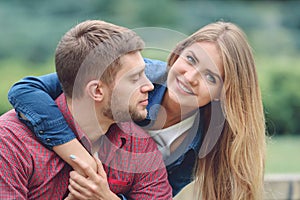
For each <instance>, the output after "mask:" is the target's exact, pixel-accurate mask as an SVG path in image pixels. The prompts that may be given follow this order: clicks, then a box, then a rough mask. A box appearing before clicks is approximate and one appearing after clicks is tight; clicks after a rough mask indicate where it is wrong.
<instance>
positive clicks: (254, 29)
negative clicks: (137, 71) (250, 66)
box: [0, 0, 300, 172]
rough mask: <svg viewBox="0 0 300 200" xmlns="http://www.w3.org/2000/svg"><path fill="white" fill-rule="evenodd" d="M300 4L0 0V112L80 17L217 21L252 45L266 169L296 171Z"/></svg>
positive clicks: (181, 26)
mask: <svg viewBox="0 0 300 200" xmlns="http://www.w3.org/2000/svg"><path fill="white" fill-rule="evenodd" d="M299 10H300V1H250V0H248V1H247V0H241V1H226V0H225V1H214V0H213V1H196V0H151V1H148V0H122V1H118V0H64V1H61V0H52V1H40V0H26V1H24V0H10V1H7V0H0V76H1V79H0V81H1V85H0V98H1V99H0V114H3V113H4V112H6V111H7V110H9V109H11V106H10V104H9V103H8V101H7V92H8V90H9V88H10V87H11V86H12V84H13V83H14V82H16V81H18V80H19V79H21V78H22V77H24V76H29V75H42V74H45V73H49V72H54V71H55V68H54V61H53V55H54V51H55V47H56V45H57V43H58V41H59V40H60V38H61V36H62V35H63V34H64V33H65V32H66V31H67V30H69V29H70V28H71V27H72V26H74V25H75V24H77V23H78V22H81V21H83V20H86V19H102V20H106V21H109V22H112V23H116V24H119V25H122V26H126V27H129V28H141V27H161V28H168V29H171V30H175V31H178V32H180V33H183V34H186V35H189V34H191V33H193V32H194V31H196V30H197V29H199V28H200V27H202V26H203V25H206V24H208V23H210V22H214V21H217V20H220V19H222V20H224V21H231V22H234V23H236V24H238V25H239V26H240V27H241V28H243V29H244V31H245V32H246V34H247V35H248V38H249V41H250V44H251V45H252V47H253V50H254V54H255V58H256V63H257V69H258V74H259V81H260V85H261V90H262V95H263V102H264V106H265V114H266V119H267V127H268V135H269V136H271V140H270V141H269V142H268V159H267V172H300V158H299V156H298V155H297V153H298V151H299V150H300V123H299V120H300V92H299V90H298V89H297V88H299V86H300V84H299V82H300V81H299V78H300V56H299V55H300V54H299V52H300V39H299V35H300V12H299ZM157 40H158V42H159V37H158V38H157ZM146 56H147V54H146ZM148 56H151V57H152V58H161V59H165V58H166V55H152V54H151V55H148Z"/></svg>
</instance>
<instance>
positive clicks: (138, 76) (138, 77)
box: [132, 75, 140, 83]
mask: <svg viewBox="0 0 300 200" xmlns="http://www.w3.org/2000/svg"><path fill="white" fill-rule="evenodd" d="M139 79H140V75H136V76H134V77H133V78H132V82H134V83H135V82H137V81H138V80H139Z"/></svg>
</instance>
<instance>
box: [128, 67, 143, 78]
mask: <svg viewBox="0 0 300 200" xmlns="http://www.w3.org/2000/svg"><path fill="white" fill-rule="evenodd" d="M144 71H145V66H143V67H139V69H134V70H132V71H131V73H130V74H129V76H130V77H131V76H135V75H137V74H140V73H143V72H144Z"/></svg>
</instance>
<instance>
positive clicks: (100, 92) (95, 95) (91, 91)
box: [86, 80, 104, 101]
mask: <svg viewBox="0 0 300 200" xmlns="http://www.w3.org/2000/svg"><path fill="white" fill-rule="evenodd" d="M86 92H87V94H88V96H89V97H90V98H92V99H93V100H95V101H102V100H103V98H104V88H103V82H102V81H99V80H92V81H90V82H88V84H87V85H86Z"/></svg>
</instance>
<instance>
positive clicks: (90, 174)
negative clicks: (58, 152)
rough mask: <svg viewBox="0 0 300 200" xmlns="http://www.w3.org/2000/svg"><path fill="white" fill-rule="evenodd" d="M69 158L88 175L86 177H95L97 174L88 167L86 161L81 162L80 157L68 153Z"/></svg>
mask: <svg viewBox="0 0 300 200" xmlns="http://www.w3.org/2000/svg"><path fill="white" fill-rule="evenodd" d="M70 158H71V159H72V160H73V162H75V163H76V164H77V165H78V166H79V168H81V170H82V171H83V172H84V173H85V174H86V175H87V176H88V177H95V176H96V175H97V174H96V172H95V171H94V170H93V168H92V167H90V166H89V165H88V164H87V163H85V162H83V161H82V160H81V159H80V158H78V157H76V156H74V155H70Z"/></svg>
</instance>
